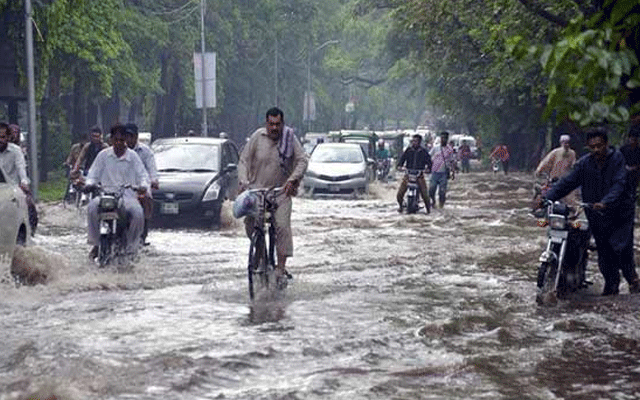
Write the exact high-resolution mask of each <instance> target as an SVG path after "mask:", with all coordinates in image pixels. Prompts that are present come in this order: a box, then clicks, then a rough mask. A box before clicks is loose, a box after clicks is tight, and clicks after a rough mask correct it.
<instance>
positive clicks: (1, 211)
mask: <svg viewBox="0 0 640 400" xmlns="http://www.w3.org/2000/svg"><path fill="white" fill-rule="evenodd" d="M30 237H31V228H30V227H29V211H28V209H27V198H26V196H25V194H24V193H23V192H22V189H20V187H19V186H18V185H15V184H13V183H7V181H6V180H5V177H4V175H3V174H2V172H1V171H0V280H1V279H3V278H5V277H8V276H9V270H10V268H11V261H12V259H13V251H14V249H15V246H16V245H26V244H27V241H28V240H29V238H30Z"/></svg>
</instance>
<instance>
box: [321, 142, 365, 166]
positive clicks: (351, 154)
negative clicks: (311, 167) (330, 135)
mask: <svg viewBox="0 0 640 400" xmlns="http://www.w3.org/2000/svg"><path fill="white" fill-rule="evenodd" d="M311 161H312V162H324V163H361V162H362V161H363V158H362V151H361V150H360V149H359V148H358V147H337V146H336V147H333V146H317V147H316V148H315V150H314V151H313V153H312V154H311Z"/></svg>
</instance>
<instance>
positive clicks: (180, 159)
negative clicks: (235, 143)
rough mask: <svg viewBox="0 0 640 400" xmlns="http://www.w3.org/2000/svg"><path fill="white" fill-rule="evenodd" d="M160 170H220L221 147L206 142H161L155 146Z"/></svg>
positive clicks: (154, 149)
mask: <svg viewBox="0 0 640 400" xmlns="http://www.w3.org/2000/svg"><path fill="white" fill-rule="evenodd" d="M153 151H154V154H155V158H156V165H157V166H158V171H160V172H162V171H164V172H170V171H176V172H177V171H191V172H208V171H218V169H219V167H218V166H219V165H220V148H219V147H218V146H215V145H206V144H184V143H179V144H178V143H176V144H173V143H172V144H160V145H158V146H154V148H153Z"/></svg>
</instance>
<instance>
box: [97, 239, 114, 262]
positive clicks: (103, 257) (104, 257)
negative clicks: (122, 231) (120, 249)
mask: <svg viewBox="0 0 640 400" xmlns="http://www.w3.org/2000/svg"><path fill="white" fill-rule="evenodd" d="M110 261H111V240H110V239H109V237H108V236H107V235H101V236H100V246H98V266H99V267H100V268H104V267H106V266H107V265H109V262H110Z"/></svg>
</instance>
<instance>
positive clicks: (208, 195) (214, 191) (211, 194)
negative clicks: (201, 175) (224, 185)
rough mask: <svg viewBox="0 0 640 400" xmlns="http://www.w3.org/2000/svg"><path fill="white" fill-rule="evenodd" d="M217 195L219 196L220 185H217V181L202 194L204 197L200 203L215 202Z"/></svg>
mask: <svg viewBox="0 0 640 400" xmlns="http://www.w3.org/2000/svg"><path fill="white" fill-rule="evenodd" d="M219 195H220V184H219V183H218V181H216V182H213V183H212V184H211V185H209V188H208V189H207V191H206V192H204V197H202V201H210V200H217V199H218V196H219Z"/></svg>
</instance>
